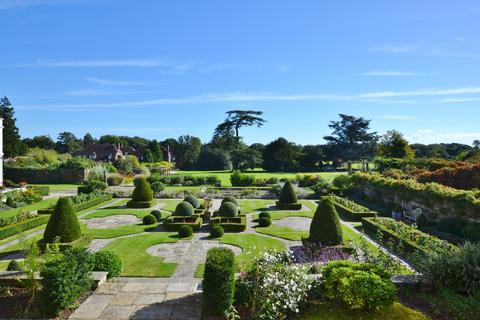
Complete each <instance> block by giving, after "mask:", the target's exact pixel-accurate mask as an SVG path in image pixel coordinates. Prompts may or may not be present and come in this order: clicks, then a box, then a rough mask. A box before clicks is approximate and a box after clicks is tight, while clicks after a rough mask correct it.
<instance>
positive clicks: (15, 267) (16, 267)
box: [7, 260, 23, 271]
mask: <svg viewBox="0 0 480 320" xmlns="http://www.w3.org/2000/svg"><path fill="white" fill-rule="evenodd" d="M7 271H23V269H22V267H21V266H20V263H18V261H17V260H12V261H10V262H9V263H8V266H7Z"/></svg>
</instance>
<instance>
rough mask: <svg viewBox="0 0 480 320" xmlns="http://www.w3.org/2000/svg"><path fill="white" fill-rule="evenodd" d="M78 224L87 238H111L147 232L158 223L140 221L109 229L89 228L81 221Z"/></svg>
mask: <svg viewBox="0 0 480 320" xmlns="http://www.w3.org/2000/svg"><path fill="white" fill-rule="evenodd" d="M80 226H81V228H82V233H83V234H84V235H86V236H88V237H89V238H92V239H111V238H117V237H122V236H128V235H131V234H136V233H142V232H148V231H150V230H152V229H154V228H155V227H157V226H158V223H157V224H152V225H144V224H141V223H140V224H133V225H128V226H123V227H118V228H111V229H90V228H87V226H86V225H85V224H83V223H81V224H80Z"/></svg>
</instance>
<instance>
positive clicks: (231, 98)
mask: <svg viewBox="0 0 480 320" xmlns="http://www.w3.org/2000/svg"><path fill="white" fill-rule="evenodd" d="M478 93H480V87H462V88H447V89H435V88H433V89H419V90H412V91H380V92H367V93H359V94H350V95H348V94H333V93H314V94H281V93H268V92H267V93H265V92H233V93H214V94H205V95H198V96H192V97H186V98H160V99H152V100H140V101H130V102H109V103H90V104H66V105H56V106H55V105H53V106H52V105H48V106H41V105H23V106H18V108H19V109H28V110H35V109H41V110H59V109H74V108H77V109H82V110H86V109H102V108H129V107H148V106H161V105H178V104H201V103H215V102H218V103H222V102H228V103H247V102H263V101H266V102H267V101H271V102H276V101H355V102H378V103H389V104H394V103H397V104H417V103H418V104H422V103H426V102H425V101H416V100H415V99H414V98H417V97H422V98H425V97H437V96H452V95H466V94H478ZM399 97H401V98H403V97H407V98H408V99H401V100H400V99H395V98H399ZM462 98H463V97H462ZM428 102H429V103H434V102H435V101H428Z"/></svg>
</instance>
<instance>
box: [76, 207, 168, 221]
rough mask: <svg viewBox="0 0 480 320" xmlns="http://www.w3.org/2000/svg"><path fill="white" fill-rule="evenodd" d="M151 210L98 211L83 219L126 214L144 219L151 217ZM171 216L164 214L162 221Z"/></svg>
mask: <svg viewBox="0 0 480 320" xmlns="http://www.w3.org/2000/svg"><path fill="white" fill-rule="evenodd" d="M151 211H152V210H151V209H127V208H124V209H100V210H98V211H95V212H92V213H90V214H88V215H86V216H84V217H82V219H93V218H103V217H108V216H114V215H125V214H130V215H134V216H136V217H137V218H140V219H142V218H143V217H145V216H146V215H149V214H150V212H151ZM168 215H169V214H168V213H166V212H162V219H163V218H166V217H167V216H168Z"/></svg>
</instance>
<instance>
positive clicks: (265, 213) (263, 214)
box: [258, 211, 272, 219]
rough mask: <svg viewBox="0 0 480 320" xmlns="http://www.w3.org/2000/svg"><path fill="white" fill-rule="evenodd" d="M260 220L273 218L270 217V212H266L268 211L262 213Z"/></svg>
mask: <svg viewBox="0 0 480 320" xmlns="http://www.w3.org/2000/svg"><path fill="white" fill-rule="evenodd" d="M258 217H259V218H268V219H271V218H272V217H271V216H270V213H269V212H266V211H262V212H260V214H259V215H258Z"/></svg>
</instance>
